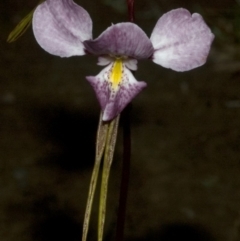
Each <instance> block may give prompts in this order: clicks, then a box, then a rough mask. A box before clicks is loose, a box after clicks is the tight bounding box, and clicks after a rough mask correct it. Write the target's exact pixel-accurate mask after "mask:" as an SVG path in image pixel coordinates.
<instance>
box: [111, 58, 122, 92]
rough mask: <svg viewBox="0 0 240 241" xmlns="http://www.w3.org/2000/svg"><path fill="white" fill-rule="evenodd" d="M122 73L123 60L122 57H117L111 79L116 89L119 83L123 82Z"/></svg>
mask: <svg viewBox="0 0 240 241" xmlns="http://www.w3.org/2000/svg"><path fill="white" fill-rule="evenodd" d="M122 74H123V62H122V60H121V59H116V61H115V62H114V64H113V67H112V69H111V73H110V81H111V83H112V87H113V89H116V88H117V87H118V85H119V83H121V81H122Z"/></svg>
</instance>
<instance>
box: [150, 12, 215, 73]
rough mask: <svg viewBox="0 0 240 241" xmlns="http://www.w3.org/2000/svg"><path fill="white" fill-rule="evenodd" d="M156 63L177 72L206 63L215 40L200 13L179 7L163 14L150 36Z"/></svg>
mask: <svg viewBox="0 0 240 241" xmlns="http://www.w3.org/2000/svg"><path fill="white" fill-rule="evenodd" d="M150 39H151V41H152V44H153V47H154V49H155V52H154V54H153V62H155V63H156V64H159V65H162V66H163V67H166V68H171V69H173V70H176V71H187V70H190V69H193V68H196V67H198V66H201V65H203V64H204V63H205V62H206V59H207V56H208V53H209V51H210V46H211V43H212V41H213V39H214V35H213V34H212V32H211V30H210V29H209V27H208V26H207V25H206V23H205V22H204V20H203V18H202V16H201V15H199V14H198V13H194V14H193V15H191V14H190V13H189V12H188V11H187V10H186V9H183V8H179V9H175V10H172V11H170V12H168V13H166V14H164V15H163V16H162V17H161V18H160V19H159V20H158V22H157V24H156V26H155V28H154V29H153V32H152V35H151V38H150Z"/></svg>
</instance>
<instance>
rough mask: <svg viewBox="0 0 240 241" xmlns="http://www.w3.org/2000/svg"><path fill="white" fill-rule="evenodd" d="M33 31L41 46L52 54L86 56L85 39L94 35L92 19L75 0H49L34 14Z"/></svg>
mask: <svg viewBox="0 0 240 241" xmlns="http://www.w3.org/2000/svg"><path fill="white" fill-rule="evenodd" d="M33 32H34V35H35V38H36V40H37V42H38V43H39V45H40V46H41V47H42V48H43V49H44V50H46V51H47V52H49V53H50V54H53V55H58V56H60V57H70V56H73V55H84V54H85V52H84V46H83V41H85V40H88V39H91V38H92V20H91V18H90V16H89V14H88V13H87V12H86V10H85V9H83V8H82V7H80V6H78V5H77V4H76V3H74V2H73V1H72V0H46V1H45V2H43V3H42V4H40V5H39V6H38V7H37V9H36V10H35V12H34V15H33Z"/></svg>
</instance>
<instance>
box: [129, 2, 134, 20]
mask: <svg viewBox="0 0 240 241" xmlns="http://www.w3.org/2000/svg"><path fill="white" fill-rule="evenodd" d="M127 6H128V21H130V22H134V20H135V16H134V0H127Z"/></svg>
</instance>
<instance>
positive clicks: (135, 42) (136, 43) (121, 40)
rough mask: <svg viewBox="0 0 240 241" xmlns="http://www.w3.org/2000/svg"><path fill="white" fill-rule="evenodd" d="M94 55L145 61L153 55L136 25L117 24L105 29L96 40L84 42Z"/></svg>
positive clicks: (148, 43)
mask: <svg viewBox="0 0 240 241" xmlns="http://www.w3.org/2000/svg"><path fill="white" fill-rule="evenodd" d="M84 46H85V48H86V50H87V51H88V52H89V53H91V54H94V55H113V56H128V57H131V58H134V59H146V58H149V57H150V56H151V55H152V54H153V47H152V43H151V41H150V40H149V38H148V37H147V35H146V34H145V33H144V32H143V30H142V29H141V28H139V27H138V26H137V25H136V24H133V23H118V24H115V25H112V26H111V27H109V28H107V29H106V30H105V31H104V32H103V33H102V34H101V35H100V36H99V37H98V38H97V39H95V40H89V41H85V42H84Z"/></svg>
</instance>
